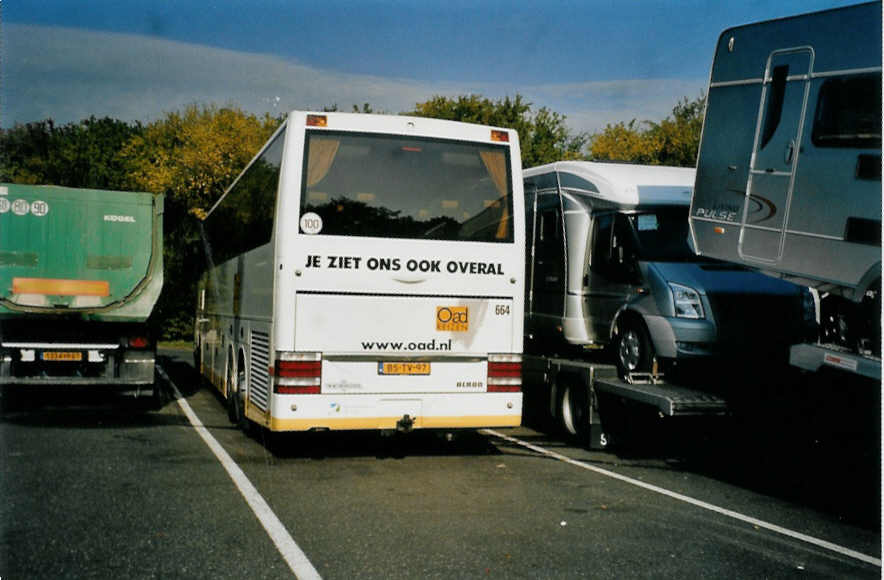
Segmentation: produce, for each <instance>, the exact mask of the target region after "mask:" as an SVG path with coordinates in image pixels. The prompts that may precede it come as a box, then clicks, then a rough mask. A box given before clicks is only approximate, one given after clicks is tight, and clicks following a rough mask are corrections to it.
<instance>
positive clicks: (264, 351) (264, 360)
mask: <svg viewBox="0 0 884 580" xmlns="http://www.w3.org/2000/svg"><path fill="white" fill-rule="evenodd" d="M250 355H251V360H250V367H251V372H250V373H249V399H250V400H251V402H252V404H253V405H255V406H256V407H258V408H259V409H261V410H262V411H266V410H267V401H268V396H269V392H270V374H269V373H268V371H267V369H268V367H269V365H270V338H269V335H268V334H267V333H266V332H256V331H254V330H253V331H252V344H251V349H250Z"/></svg>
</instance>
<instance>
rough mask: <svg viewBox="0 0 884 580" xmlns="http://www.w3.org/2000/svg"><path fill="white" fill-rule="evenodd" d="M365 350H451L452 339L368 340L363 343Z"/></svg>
mask: <svg viewBox="0 0 884 580" xmlns="http://www.w3.org/2000/svg"><path fill="white" fill-rule="evenodd" d="M362 349H363V350H386V351H391V350H417V351H439V350H451V339H450V338H449V339H448V340H443V341H437V340H436V339H435V338H434V339H433V340H429V341H426V342H366V341H363V343H362Z"/></svg>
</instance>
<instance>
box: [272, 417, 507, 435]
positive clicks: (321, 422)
mask: <svg viewBox="0 0 884 580" xmlns="http://www.w3.org/2000/svg"><path fill="white" fill-rule="evenodd" d="M400 419H402V417H351V418H340V419H319V418H317V419H277V418H275V417H271V418H270V430H271V431H308V430H310V429H330V430H336V429H341V430H348V429H349V430H357V429H395V428H396V423H397V422H398V421H399V420H400ZM521 423H522V417H521V415H504V416H496V415H490V416H468V417H415V418H414V428H415V429H479V428H483V427H518V426H519V425H521Z"/></svg>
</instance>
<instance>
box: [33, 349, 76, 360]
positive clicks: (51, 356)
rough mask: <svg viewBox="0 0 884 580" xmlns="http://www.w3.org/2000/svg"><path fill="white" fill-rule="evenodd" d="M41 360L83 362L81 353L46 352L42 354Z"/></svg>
mask: <svg viewBox="0 0 884 580" xmlns="http://www.w3.org/2000/svg"><path fill="white" fill-rule="evenodd" d="M42 358H43V360H52V361H81V360H83V353H82V352H58V351H47V352H44V353H43V357H42Z"/></svg>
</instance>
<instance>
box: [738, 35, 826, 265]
mask: <svg viewBox="0 0 884 580" xmlns="http://www.w3.org/2000/svg"><path fill="white" fill-rule="evenodd" d="M813 58H814V53H813V49H812V48H811V47H809V46H804V47H797V48H788V49H782V50H776V51H774V52H772V53H771V54H770V56H769V57H768V59H767V65H766V67H765V71H764V84H763V87H762V90H761V102H760V105H759V108H758V119H757V123H756V127H755V142H754V146H753V150H752V158H751V160H750V166H749V180H748V183H747V185H746V197H745V200H744V205H743V218H742V223H741V224H740V226H741V227H740V241H739V246H738V251H739V253H740V257H741V258H743V259H746V260H752V261H757V262H762V263H771V264H774V263H777V262H779V261H780V259H781V258H782V255H783V242H784V238H785V235H786V226H787V224H788V223H789V207H790V204H791V201H792V192H793V188H794V185H795V174H796V171H797V169H798V160H799V152H800V150H801V132H802V128H803V127H804V117H805V114H806V111H807V98H808V94H809V92H810V80H811V73H812V72H813Z"/></svg>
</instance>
